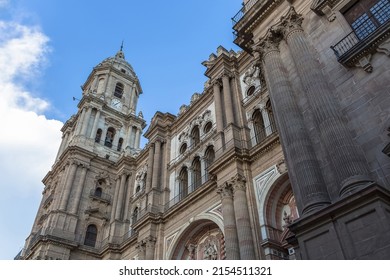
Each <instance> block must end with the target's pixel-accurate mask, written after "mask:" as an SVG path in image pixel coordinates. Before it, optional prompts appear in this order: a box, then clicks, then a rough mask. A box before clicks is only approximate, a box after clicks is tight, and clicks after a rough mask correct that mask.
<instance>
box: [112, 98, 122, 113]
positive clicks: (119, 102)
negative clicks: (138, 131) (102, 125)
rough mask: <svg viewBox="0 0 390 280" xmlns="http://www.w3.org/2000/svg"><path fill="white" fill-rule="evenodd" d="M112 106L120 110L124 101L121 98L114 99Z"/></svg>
mask: <svg viewBox="0 0 390 280" xmlns="http://www.w3.org/2000/svg"><path fill="white" fill-rule="evenodd" d="M111 106H112V107H113V108H115V109H118V110H120V109H121V108H122V102H121V101H120V100H119V99H116V98H114V99H112V101H111Z"/></svg>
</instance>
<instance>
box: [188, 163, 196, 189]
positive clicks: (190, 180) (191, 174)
mask: <svg viewBox="0 0 390 280" xmlns="http://www.w3.org/2000/svg"><path fill="white" fill-rule="evenodd" d="M187 176H188V178H187V194H189V193H192V192H193V191H194V180H193V178H194V169H193V168H192V166H189V167H187Z"/></svg>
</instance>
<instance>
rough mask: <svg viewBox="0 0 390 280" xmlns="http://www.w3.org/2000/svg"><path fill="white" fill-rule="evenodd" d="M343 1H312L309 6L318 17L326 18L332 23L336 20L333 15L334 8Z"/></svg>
mask: <svg viewBox="0 0 390 280" xmlns="http://www.w3.org/2000/svg"><path fill="white" fill-rule="evenodd" d="M342 1H343V0H314V1H313V3H312V4H311V6H310V9H312V10H313V12H315V13H316V14H317V15H319V16H324V15H325V16H326V17H327V19H328V21H330V22H332V21H334V20H335V18H336V14H335V13H334V7H335V6H337V5H338V4H339V3H341V2H342Z"/></svg>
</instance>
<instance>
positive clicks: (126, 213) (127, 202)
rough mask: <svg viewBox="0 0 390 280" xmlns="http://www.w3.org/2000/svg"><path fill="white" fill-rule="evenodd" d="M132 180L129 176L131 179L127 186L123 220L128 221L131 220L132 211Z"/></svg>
mask: <svg viewBox="0 0 390 280" xmlns="http://www.w3.org/2000/svg"><path fill="white" fill-rule="evenodd" d="M132 182H133V180H132V179H131V178H129V181H128V182H127V188H126V200H125V210H124V215H123V220H124V221H128V220H129V213H130V197H131V191H132Z"/></svg>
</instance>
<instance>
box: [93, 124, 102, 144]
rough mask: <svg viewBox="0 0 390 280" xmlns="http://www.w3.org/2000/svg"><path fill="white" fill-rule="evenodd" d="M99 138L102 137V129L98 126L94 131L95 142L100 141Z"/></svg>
mask: <svg viewBox="0 0 390 280" xmlns="http://www.w3.org/2000/svg"><path fill="white" fill-rule="evenodd" d="M100 139H102V130H101V129H100V128H99V129H98V130H97V131H96V136H95V142H96V143H100Z"/></svg>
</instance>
